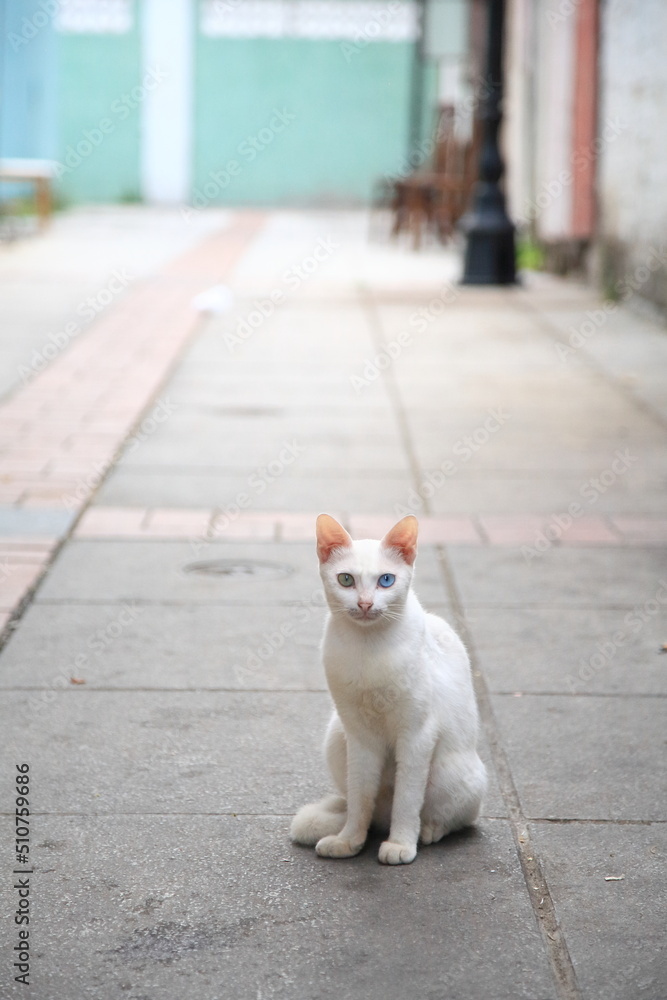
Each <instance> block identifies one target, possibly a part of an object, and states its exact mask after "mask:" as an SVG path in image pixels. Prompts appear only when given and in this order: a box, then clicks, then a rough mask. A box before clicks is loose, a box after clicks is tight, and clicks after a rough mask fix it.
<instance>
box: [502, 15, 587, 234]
mask: <svg viewBox="0 0 667 1000" xmlns="http://www.w3.org/2000/svg"><path fill="white" fill-rule="evenodd" d="M575 10H576V5H575V4H574V0H568V2H567V3H564V0H512V2H511V4H510V7H509V18H508V28H509V30H508V39H507V53H506V61H507V87H508V94H507V102H506V123H505V128H504V149H505V154H506V158H507V163H508V176H507V190H508V196H509V203H510V209H511V214H512V217H513V219H514V221H515V222H516V223H517V224H518V225H519V226H520V227H521V228H524V229H528V228H529V224H530V222H531V220H532V221H533V224H534V229H535V231H536V235H537V236H538V238H540V239H544V240H549V241H552V240H561V239H567V238H568V236H569V235H570V231H571V218H572V183H571V177H572V171H573V163H572V107H573V97H574V43H575V28H576V18H575V17H574V16H573V12H574V11H575ZM563 11H568V13H567V14H563ZM568 175H569V183H568V182H567V180H565V178H566V176H568Z"/></svg>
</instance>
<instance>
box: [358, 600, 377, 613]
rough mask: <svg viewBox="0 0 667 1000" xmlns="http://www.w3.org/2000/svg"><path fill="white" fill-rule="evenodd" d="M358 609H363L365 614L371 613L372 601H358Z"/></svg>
mask: <svg viewBox="0 0 667 1000" xmlns="http://www.w3.org/2000/svg"><path fill="white" fill-rule="evenodd" d="M357 607H358V608H361V610H362V611H363V612H366V611H370V609H371V608H372V607H373V602H372V601H357Z"/></svg>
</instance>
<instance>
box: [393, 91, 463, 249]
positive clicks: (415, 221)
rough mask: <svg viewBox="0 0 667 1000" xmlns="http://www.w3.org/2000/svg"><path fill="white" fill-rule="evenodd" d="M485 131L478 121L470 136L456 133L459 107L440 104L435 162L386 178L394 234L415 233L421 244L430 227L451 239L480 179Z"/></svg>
mask: <svg viewBox="0 0 667 1000" xmlns="http://www.w3.org/2000/svg"><path fill="white" fill-rule="evenodd" d="M479 135H480V129H479V126H478V123H477V122H475V123H474V124H473V128H472V135H471V136H470V138H468V139H461V138H460V137H459V136H457V134H456V109H455V108H454V106H453V105H443V106H442V107H440V109H439V111H438V118H437V127H436V130H435V135H434V151H433V157H432V161H431V166H430V167H429V168H427V169H424V168H419V169H418V170H415V172H414V173H412V174H409V175H408V176H406V177H401V178H397V179H395V180H391V181H385V182H384V188H383V189H378V196H379V197H378V201H381V202H382V203H384V205H385V207H388V208H389V209H390V210H391V211H392V213H393V226H392V231H391V232H392V236H394V237H396V236H399V235H400V233H402V232H408V233H410V235H411V238H412V245H413V247H414V248H415V250H416V249H418V248H419V246H420V245H421V242H422V238H423V233H424V231H425V230H426V231H428V230H430V231H431V232H433V233H434V234H435V235H436V237H437V238H438V239H439V240H440V241H441V242H442V243H446V242H447V240H448V239H450V237H451V236H452V234H453V232H454V229H455V227H456V224H457V222H458V221H459V219H460V218H461V216H462V215H463V213H464V212H465V210H466V208H467V207H468V203H469V201H470V196H471V193H472V188H473V185H474V183H475V180H476V176H477V157H478V153H479Z"/></svg>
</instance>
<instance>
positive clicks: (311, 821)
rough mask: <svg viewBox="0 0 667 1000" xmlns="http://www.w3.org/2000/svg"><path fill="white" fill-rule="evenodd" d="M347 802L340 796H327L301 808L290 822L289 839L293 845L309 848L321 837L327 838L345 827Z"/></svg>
mask: <svg viewBox="0 0 667 1000" xmlns="http://www.w3.org/2000/svg"><path fill="white" fill-rule="evenodd" d="M346 815H347V802H346V801H345V799H344V798H343V797H342V796H341V795H327V796H326V798H324V799H322V800H321V801H320V802H311V803H309V804H308V805H307V806H302V808H301V809H299V811H298V813H297V814H296V816H295V817H294V819H293V820H292V825H291V826H290V831H289V832H290V837H291V838H292V840H293V841H294V843H295V844H305V845H306V846H308V847H311V846H312V845H313V844H316V843H317V841H318V840H321V838H322V837H329V836H332V835H334V834H336V833H340V831H341V830H342V829H343V827H344V826H345V819H346Z"/></svg>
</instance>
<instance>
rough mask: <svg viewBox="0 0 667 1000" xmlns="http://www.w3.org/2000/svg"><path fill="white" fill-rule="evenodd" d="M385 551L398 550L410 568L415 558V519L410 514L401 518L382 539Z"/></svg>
mask: <svg viewBox="0 0 667 1000" xmlns="http://www.w3.org/2000/svg"><path fill="white" fill-rule="evenodd" d="M382 545H383V546H384V547H385V548H386V549H398V551H399V552H400V553H401V555H402V556H403V559H404V560H405V562H406V563H407V564H408V566H412V564H413V562H414V561H415V559H416V557H417V518H416V517H414V516H413V515H412V514H408V515H407V517H404V518H402V519H401V520H400V521H399V522H398V524H395V525H394V527H393V528H392V529H391V530H390V531H388V532H387V534H386V535H385V536H384V538H383V539H382Z"/></svg>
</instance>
